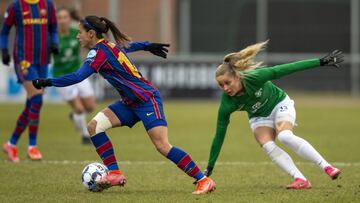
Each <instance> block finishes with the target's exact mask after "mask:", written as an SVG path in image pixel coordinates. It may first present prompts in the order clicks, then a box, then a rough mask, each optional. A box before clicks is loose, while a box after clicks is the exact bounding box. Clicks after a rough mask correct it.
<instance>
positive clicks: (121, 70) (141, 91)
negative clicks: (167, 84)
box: [85, 39, 158, 106]
mask: <svg viewBox="0 0 360 203" xmlns="http://www.w3.org/2000/svg"><path fill="white" fill-rule="evenodd" d="M146 44H147V43H140V42H135V43H132V45H131V46H130V47H129V50H127V49H126V48H122V47H120V46H119V45H117V44H114V43H112V42H108V41H106V40H104V39H101V40H99V42H98V43H97V44H96V46H95V47H94V48H92V49H91V50H90V51H89V53H88V56H87V59H86V60H85V63H87V64H88V65H89V66H90V67H91V68H92V69H93V70H94V71H95V72H97V73H99V74H100V75H102V76H103V77H104V78H105V79H106V80H107V81H108V82H109V83H110V84H111V85H112V86H113V87H115V88H116V90H117V91H118V92H119V94H120V96H121V97H122V100H123V102H124V103H125V104H127V105H130V106H131V105H136V104H138V103H142V102H146V101H148V100H149V98H151V97H152V96H153V94H154V92H155V91H157V90H158V89H157V88H156V87H155V86H154V85H153V84H152V83H151V82H149V81H147V80H146V79H145V78H143V76H142V75H141V73H140V72H139V71H138V69H137V68H136V67H135V65H134V64H133V63H132V62H131V61H130V59H129V58H128V57H127V55H126V52H131V51H134V50H135V49H139V47H141V46H146ZM137 46H139V47H137ZM134 48H135V49H134ZM132 49H134V50H132Z"/></svg>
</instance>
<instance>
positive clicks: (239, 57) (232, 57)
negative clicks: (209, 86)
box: [216, 40, 269, 77]
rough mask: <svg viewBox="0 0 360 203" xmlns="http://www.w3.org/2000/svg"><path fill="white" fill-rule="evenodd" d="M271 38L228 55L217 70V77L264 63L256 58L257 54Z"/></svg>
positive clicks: (253, 67)
mask: <svg viewBox="0 0 360 203" xmlns="http://www.w3.org/2000/svg"><path fill="white" fill-rule="evenodd" d="M268 41H269V40H266V41H264V42H259V43H256V44H253V45H250V46H248V47H246V48H245V49H243V50H241V51H239V52H234V53H230V54H228V55H226V56H225V57H224V62H223V64H221V65H220V66H219V67H218V68H217V70H216V77H217V76H219V75H223V74H225V73H228V72H229V73H236V72H239V71H245V70H252V69H255V68H258V67H260V66H261V65H263V62H262V61H260V62H257V61H255V60H254V58H255V56H256V55H257V54H258V53H259V52H260V51H261V50H263V49H265V47H266V45H267V43H268Z"/></svg>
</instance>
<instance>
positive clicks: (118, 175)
mask: <svg viewBox="0 0 360 203" xmlns="http://www.w3.org/2000/svg"><path fill="white" fill-rule="evenodd" d="M137 121H138V119H137V118H136V116H135V115H134V114H133V113H132V112H131V110H129V108H128V107H127V106H125V105H124V104H122V103H121V102H115V103H113V104H111V105H110V106H109V107H108V108H105V109H104V110H102V111H101V112H99V113H98V114H97V115H96V116H95V117H94V118H93V119H92V120H91V121H90V122H89V124H88V130H89V133H90V138H91V141H92V143H93V144H94V146H95V148H96V152H97V153H98V155H99V156H100V158H101V159H102V160H103V163H104V165H106V166H107V167H108V169H109V173H108V174H107V175H106V176H105V177H104V178H102V179H101V180H100V181H98V182H97V186H98V187H99V189H101V190H103V189H107V188H109V187H111V186H116V185H119V186H123V185H124V184H125V182H126V179H125V176H124V175H123V174H122V172H121V171H120V170H119V166H118V164H117V161H116V157H115V153H114V149H113V145H112V142H111V141H110V139H109V138H108V136H107V135H106V133H105V131H106V130H107V129H110V128H114V127H118V126H122V125H126V126H129V127H132V126H133V125H134V124H135V123H136V122H137Z"/></svg>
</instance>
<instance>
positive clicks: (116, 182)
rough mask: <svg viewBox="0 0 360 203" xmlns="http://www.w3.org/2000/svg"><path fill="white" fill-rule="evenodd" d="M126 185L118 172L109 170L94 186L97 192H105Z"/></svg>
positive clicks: (124, 179)
mask: <svg viewBox="0 0 360 203" xmlns="http://www.w3.org/2000/svg"><path fill="white" fill-rule="evenodd" d="M125 183H126V178H125V176H124V175H123V174H122V173H121V171H119V170H111V171H109V172H108V173H107V174H106V175H105V176H104V177H102V178H101V179H100V180H99V181H97V182H96V186H97V187H98V188H99V190H105V189H108V188H110V187H112V186H124V185H125Z"/></svg>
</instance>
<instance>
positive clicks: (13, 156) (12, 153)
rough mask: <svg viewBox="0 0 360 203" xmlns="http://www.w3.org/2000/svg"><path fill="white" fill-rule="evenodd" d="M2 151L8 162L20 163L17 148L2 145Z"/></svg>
mask: <svg viewBox="0 0 360 203" xmlns="http://www.w3.org/2000/svg"><path fill="white" fill-rule="evenodd" d="M3 151H4V152H5V153H6V154H7V155H8V159H9V161H12V162H14V163H18V162H19V161H20V159H19V157H18V154H17V147H16V146H11V145H9V144H8V143H5V144H3Z"/></svg>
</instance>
